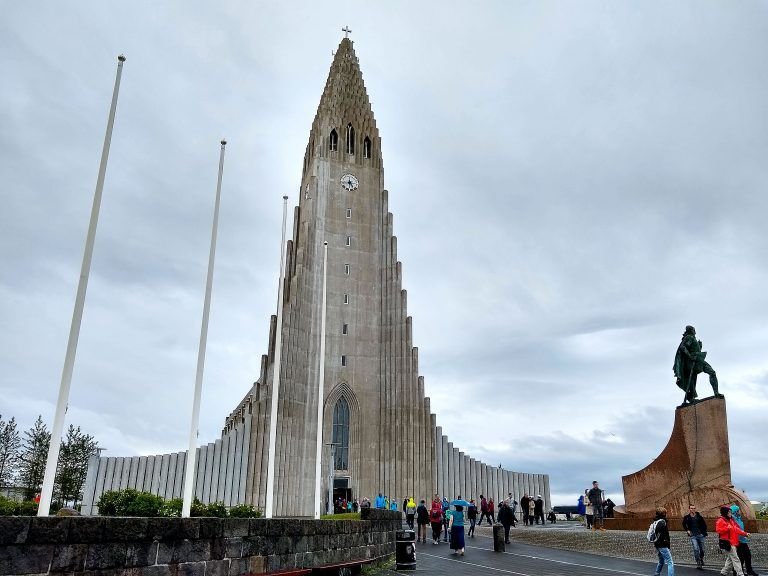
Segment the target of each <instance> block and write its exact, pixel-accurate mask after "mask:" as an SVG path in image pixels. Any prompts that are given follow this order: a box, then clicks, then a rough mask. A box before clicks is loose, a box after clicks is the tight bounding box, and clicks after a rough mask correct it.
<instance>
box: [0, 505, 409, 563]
mask: <svg viewBox="0 0 768 576" xmlns="http://www.w3.org/2000/svg"><path fill="white" fill-rule="evenodd" d="M367 517H368V519H367V520H360V521H352V520H341V521H334V520H303V519H277V520H274V519H273V520H266V519H261V518H259V519H247V518H242V519H241V518H106V517H74V518H60V517H47V518H37V517H33V518H25V517H3V518H0V574H2V575H6V574H71V573H73V572H77V573H78V574H84V575H89V576H107V575H110V576H113V575H114V574H116V573H122V572H121V571H124V570H130V574H131V575H132V576H164V575H170V574H174V575H175V574H190V575H200V576H203V575H206V576H208V575H222V576H229V575H233V576H234V575H239V574H249V573H255V574H261V573H267V572H273V571H277V570H288V569H296V568H313V567H318V566H323V565H327V564H339V563H347V562H356V561H359V562H370V561H374V560H378V559H383V558H386V557H388V556H390V555H392V554H393V553H394V551H395V530H396V529H397V528H399V527H400V525H401V517H400V514H399V513H394V512H387V511H383V510H370V511H368V514H367Z"/></svg>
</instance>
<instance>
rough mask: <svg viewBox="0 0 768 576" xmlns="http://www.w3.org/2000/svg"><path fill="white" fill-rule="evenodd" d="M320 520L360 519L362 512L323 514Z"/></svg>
mask: <svg viewBox="0 0 768 576" xmlns="http://www.w3.org/2000/svg"><path fill="white" fill-rule="evenodd" d="M320 520H360V512H345V513H344V514H323V515H322V516H320Z"/></svg>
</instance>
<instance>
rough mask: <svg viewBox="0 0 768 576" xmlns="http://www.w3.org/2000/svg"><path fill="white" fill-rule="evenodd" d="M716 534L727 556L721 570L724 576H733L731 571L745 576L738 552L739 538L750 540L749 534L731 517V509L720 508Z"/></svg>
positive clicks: (737, 575) (738, 575)
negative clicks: (743, 537) (744, 537)
mask: <svg viewBox="0 0 768 576" xmlns="http://www.w3.org/2000/svg"><path fill="white" fill-rule="evenodd" d="M715 532H717V536H718V538H720V541H719V543H718V545H719V547H720V550H722V551H723V553H724V554H725V565H724V566H723V569H722V570H720V574H722V575H723V576H731V571H734V572H736V576H744V570H742V569H741V560H739V554H738V552H737V551H736V548H737V546H738V545H739V536H746V537H747V538H749V533H748V532H744V530H742V529H741V528H739V525H738V524H737V523H736V521H735V520H734V519H733V518H732V517H731V508H730V507H729V506H723V507H722V508H720V518H718V519H717V522H715Z"/></svg>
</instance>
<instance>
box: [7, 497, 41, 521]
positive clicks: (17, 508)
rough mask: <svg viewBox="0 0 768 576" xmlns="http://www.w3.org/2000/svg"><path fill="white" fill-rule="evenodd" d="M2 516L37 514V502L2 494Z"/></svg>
mask: <svg viewBox="0 0 768 576" xmlns="http://www.w3.org/2000/svg"><path fill="white" fill-rule="evenodd" d="M0 516H37V502H33V501H32V500H23V501H21V500H13V499H11V498H6V497H5V496H0Z"/></svg>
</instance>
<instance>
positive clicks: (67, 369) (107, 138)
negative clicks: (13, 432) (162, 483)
mask: <svg viewBox="0 0 768 576" xmlns="http://www.w3.org/2000/svg"><path fill="white" fill-rule="evenodd" d="M123 62H125V56H123V55H122V54H121V55H120V56H118V57H117V76H116V77H115V88H114V90H113V91H112V104H111V106H110V108H109V120H108V121H107V133H106V134H105V135H104V146H103V147H102V149H101V164H99V175H98V177H97V178H96V191H95V192H94V194H93V206H92V208H91V221H90V224H89V225H88V235H87V236H86V239H85V253H84V254H83V264H82V267H81V268H80V281H79V282H78V284H77V296H76V297H75V309H74V311H73V312H72V323H71V324H70V327H69V341H68V342H67V354H66V356H65V357H64V369H63V370H62V372H61V384H60V385H59V398H58V400H57V402H56V414H55V416H54V418H53V429H52V430H51V443H50V445H49V447H48V459H47V460H46V463H45V475H44V476H43V487H42V490H41V492H40V504H39V505H38V507H37V515H38V516H48V513H49V511H50V508H51V499H52V498H53V482H54V480H55V479H56V465H57V464H58V461H59V449H60V448H61V435H62V434H63V433H64V418H65V416H66V413H67V403H68V402H69V389H70V387H71V385H72V370H73V369H74V365H75V354H76V353H77V341H78V338H79V337H80V324H81V322H82V320H83V308H85V292H86V291H87V290H88V276H89V275H90V272H91V259H92V257H93V245H94V242H95V240H96V226H97V225H98V223H99V209H100V208H101V192H102V190H103V189H104V176H105V175H106V173H107V160H108V159H109V147H110V145H111V143H112V128H113V127H114V125H115V111H116V110H117V95H118V93H119V92H120V77H121V76H122V74H123Z"/></svg>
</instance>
